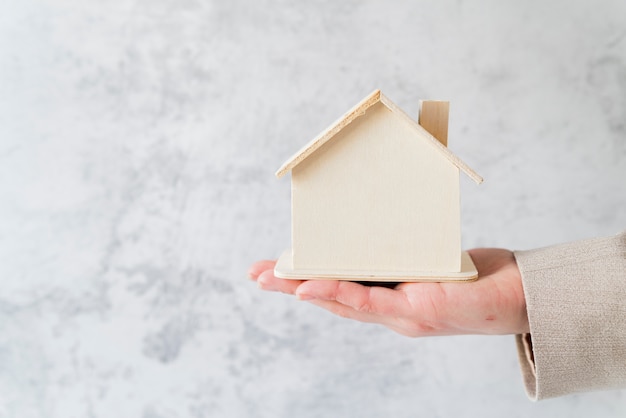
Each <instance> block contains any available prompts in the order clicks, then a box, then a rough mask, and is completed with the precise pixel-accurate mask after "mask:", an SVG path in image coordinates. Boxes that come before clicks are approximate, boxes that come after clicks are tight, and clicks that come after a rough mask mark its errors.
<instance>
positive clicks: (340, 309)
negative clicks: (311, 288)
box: [309, 299, 384, 324]
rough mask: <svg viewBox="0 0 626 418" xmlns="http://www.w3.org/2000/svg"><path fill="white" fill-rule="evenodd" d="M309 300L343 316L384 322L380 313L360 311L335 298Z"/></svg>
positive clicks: (376, 322) (372, 322)
mask: <svg viewBox="0 0 626 418" xmlns="http://www.w3.org/2000/svg"><path fill="white" fill-rule="evenodd" d="M309 302H310V303H311V304H313V305H315V306H319V307H320V308H322V309H325V310H327V311H329V312H331V313H333V314H335V315H337V316H340V317H342V318H348V319H353V320H355V321H360V322H367V323H371V324H383V322H384V319H383V318H381V317H380V316H378V315H375V314H370V313H365V312H359V311H357V310H355V309H354V308H352V307H350V306H346V305H344V304H342V303H339V302H336V301H334V300H322V299H311V300H309Z"/></svg>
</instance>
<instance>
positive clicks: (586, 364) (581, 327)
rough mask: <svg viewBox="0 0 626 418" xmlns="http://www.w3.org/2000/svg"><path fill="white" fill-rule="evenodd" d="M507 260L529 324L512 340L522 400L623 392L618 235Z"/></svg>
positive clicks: (621, 243) (625, 287)
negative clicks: (518, 278) (519, 284)
mask: <svg viewBox="0 0 626 418" xmlns="http://www.w3.org/2000/svg"><path fill="white" fill-rule="evenodd" d="M515 258H516V260H517V264H518V266H519V269H520V271H521V273H522V281H523V285H524V294H525V296H526V304H527V311H528V320H529V323H530V334H526V335H517V336H516V339H517V347H518V354H519V358H520V363H521V367H522V374H523V377H524V383H525V386H526V391H527V393H528V396H529V397H530V398H531V399H533V400H538V399H544V398H550V397H556V396H561V395H566V394H569V393H575V392H581V391H591V390H600V389H615V388H624V387H626V233H622V234H620V235H617V236H614V237H610V238H598V239H592V240H586V241H578V242H573V243H569V244H562V245H556V246H553V247H548V248H542V249H536V250H530V251H517V252H515Z"/></svg>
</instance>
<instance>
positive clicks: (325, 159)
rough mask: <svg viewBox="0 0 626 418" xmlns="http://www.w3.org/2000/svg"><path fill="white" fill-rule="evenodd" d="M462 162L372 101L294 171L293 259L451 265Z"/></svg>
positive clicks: (455, 265)
mask: <svg viewBox="0 0 626 418" xmlns="http://www.w3.org/2000/svg"><path fill="white" fill-rule="evenodd" d="M459 206H460V205H459V169H458V168H457V167H456V166H454V165H453V164H451V163H450V162H449V161H448V160H447V159H446V158H445V157H444V156H443V155H442V154H441V152H440V151H438V150H437V149H435V147H433V146H432V145H431V144H429V143H428V141H425V140H423V139H422V138H420V137H419V136H418V135H417V134H416V133H415V131H414V130H413V128H412V127H410V126H409V124H408V123H407V122H406V121H404V120H402V119H401V118H399V117H398V116H396V115H395V114H393V113H392V112H391V111H390V110H389V109H387V108H386V107H385V106H384V105H382V104H380V103H378V104H376V105H374V106H372V107H371V108H370V109H368V110H367V112H366V114H365V115H364V116H362V117H360V118H358V119H357V120H355V121H354V122H352V123H351V124H350V125H348V126H347V127H345V128H344V129H343V130H342V131H341V132H340V133H338V134H337V136H336V137H334V138H333V139H332V140H330V141H329V142H328V143H326V144H325V145H323V146H322V147H321V148H320V149H318V150H317V151H316V152H315V153H314V154H313V155H311V156H310V157H309V158H307V159H306V160H305V161H303V162H301V163H300V164H299V165H297V166H296V167H295V168H294V169H293V171H292V214H293V216H292V222H293V225H292V243H293V263H294V268H296V269H304V270H308V269H311V270H341V271H344V270H348V271H372V272H376V271H406V272H411V271H419V272H424V271H429V272H430V271H432V272H437V271H441V272H458V271H460V259H461V243H460V239H461V234H460V213H459V211H460V209H459Z"/></svg>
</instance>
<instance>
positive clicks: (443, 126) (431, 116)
mask: <svg viewBox="0 0 626 418" xmlns="http://www.w3.org/2000/svg"><path fill="white" fill-rule="evenodd" d="M449 113H450V102H445V101H442V100H422V101H420V109H419V116H418V123H419V124H420V126H422V127H423V128H424V129H426V130H427V131H428V132H430V134H431V135H432V136H434V137H435V138H436V139H437V140H438V141H439V142H441V144H442V145H443V146H445V147H447V146H448V115H449Z"/></svg>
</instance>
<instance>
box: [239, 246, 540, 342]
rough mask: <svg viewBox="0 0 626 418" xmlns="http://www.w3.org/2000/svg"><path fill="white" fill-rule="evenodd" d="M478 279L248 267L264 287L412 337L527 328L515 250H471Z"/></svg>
mask: <svg viewBox="0 0 626 418" xmlns="http://www.w3.org/2000/svg"><path fill="white" fill-rule="evenodd" d="M470 254H471V256H472V259H473V260H474V263H475V264H476V267H477V269H478V274H479V279H478V280H477V281H475V282H471V283H401V284H399V285H398V286H396V287H395V288H394V289H388V288H384V287H376V286H374V287H369V286H363V285H360V284H358V283H354V282H345V281H327V280H324V281H322V280H319V281H317V280H308V281H300V280H284V279H279V278H276V277H275V276H274V272H273V268H274V264H275V263H274V262H273V261H260V262H257V263H255V264H254V265H253V266H252V267H251V268H250V271H249V274H250V277H251V278H252V279H253V280H256V281H257V282H258V284H259V286H260V287H261V288H262V289H265V290H274V291H280V292H284V293H288V294H294V295H296V296H297V297H298V298H299V299H302V300H308V301H310V302H311V303H313V304H315V305H318V306H320V307H322V308H324V309H327V310H329V311H331V312H333V313H335V314H337V315H339V316H342V317H346V318H351V319H355V320H358V321H362V322H372V323H378V324H382V325H385V326H387V327H388V328H390V329H392V330H394V331H396V332H398V333H400V334H403V335H407V336H412V337H418V336H432V335H456V334H518V333H523V332H528V319H527V316H526V304H525V300H524V292H523V288H522V282H521V277H520V273H519V270H518V268H517V264H516V262H515V258H514V257H513V254H512V253H511V252H510V251H508V250H503V249H477V250H472V251H470Z"/></svg>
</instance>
